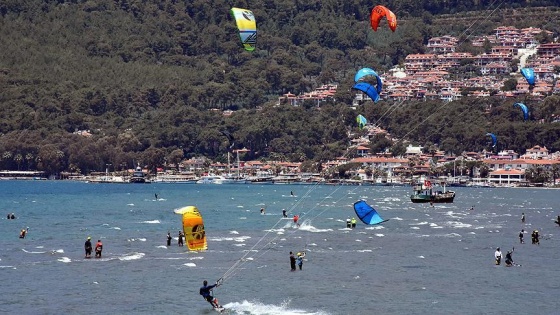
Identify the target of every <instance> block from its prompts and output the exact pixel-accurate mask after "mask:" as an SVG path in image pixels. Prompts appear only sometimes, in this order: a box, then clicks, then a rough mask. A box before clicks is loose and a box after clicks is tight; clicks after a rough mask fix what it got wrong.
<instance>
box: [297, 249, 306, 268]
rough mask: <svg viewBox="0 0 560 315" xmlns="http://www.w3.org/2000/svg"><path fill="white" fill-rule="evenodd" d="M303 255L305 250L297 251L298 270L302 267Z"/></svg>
mask: <svg viewBox="0 0 560 315" xmlns="http://www.w3.org/2000/svg"><path fill="white" fill-rule="evenodd" d="M303 257H305V252H303V253H297V258H296V262H297V265H298V267H299V270H301V268H303Z"/></svg>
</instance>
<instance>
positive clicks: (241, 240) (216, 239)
mask: <svg viewBox="0 0 560 315" xmlns="http://www.w3.org/2000/svg"><path fill="white" fill-rule="evenodd" d="M250 238H251V237H250V236H237V237H211V238H209V240H211V241H214V242H224V241H225V242H227V241H234V242H238V243H244V242H245V241H246V240H248V239H250Z"/></svg>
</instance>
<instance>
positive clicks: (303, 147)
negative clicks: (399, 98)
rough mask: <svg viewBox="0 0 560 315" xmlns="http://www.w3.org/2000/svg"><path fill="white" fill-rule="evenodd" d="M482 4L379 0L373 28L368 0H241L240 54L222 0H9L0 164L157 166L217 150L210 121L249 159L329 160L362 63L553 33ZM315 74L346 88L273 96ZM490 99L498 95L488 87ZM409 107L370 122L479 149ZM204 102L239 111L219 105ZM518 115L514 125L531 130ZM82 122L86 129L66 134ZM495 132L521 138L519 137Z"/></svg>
mask: <svg viewBox="0 0 560 315" xmlns="http://www.w3.org/2000/svg"><path fill="white" fill-rule="evenodd" d="M487 2H488V1H472V2H469V1H458V2H457V3H455V2H453V1H451V2H449V1H429V2H427V1H426V2H422V4H419V2H418V1H389V2H387V3H386V5H387V6H389V7H391V8H392V9H393V10H394V11H395V13H397V15H398V16H399V28H398V29H397V31H396V32H395V33H391V32H390V31H388V30H387V29H386V28H381V29H380V30H379V31H378V32H376V33H374V32H373V31H372V30H371V28H370V27H369V25H368V16H369V11H370V9H371V7H370V4H369V3H368V2H366V1H358V0H355V1H345V2H343V3H339V2H338V1H334V0H325V1H318V0H317V1H301V2H300V1H252V2H251V9H252V10H253V12H254V14H255V16H257V27H258V30H259V33H258V40H257V50H256V51H255V52H252V53H250V52H246V51H243V49H242V48H241V45H240V43H239V37H238V35H237V29H236V27H235V24H234V23H233V21H232V19H231V17H230V15H229V9H230V7H231V3H229V2H227V3H226V2H225V1H204V0H198V1H190V2H188V3H178V2H175V1H144V2H142V3H136V2H132V1H127V0H119V1H111V2H107V1H101V0H99V1H94V0H89V1H56V2H52V1H46V0H44V1H41V0H30V1H25V2H22V1H17V0H10V1H4V2H2V3H0V35H1V36H0V47H2V48H3V53H2V54H0V88H1V90H2V93H1V94H0V105H1V106H0V132H1V133H2V136H1V137H0V154H2V161H1V162H2V165H1V168H6V169H18V168H20V169H35V168H39V169H44V170H47V171H48V172H54V173H56V172H59V171H60V170H74V171H81V172H89V171H92V170H103V169H105V166H106V164H109V163H110V164H112V165H122V167H125V166H128V167H131V166H132V165H133V164H134V162H136V161H141V162H142V163H143V164H145V165H149V166H150V167H151V168H154V167H155V166H157V165H162V164H163V163H165V162H172V161H176V160H177V159H179V158H182V157H189V156H194V155H205V156H209V157H211V158H220V157H221V158H222V160H223V159H224V158H225V153H226V152H227V150H228V145H229V143H228V141H227V139H226V138H225V137H224V136H223V134H222V133H221V131H228V132H229V133H231V134H233V136H234V138H235V145H236V146H240V147H243V146H245V147H248V148H251V150H252V151H251V153H249V154H248V156H247V158H261V157H268V158H274V157H276V158H281V159H288V160H324V159H329V158H333V157H336V156H338V155H340V154H343V152H344V149H345V147H346V145H347V142H348V139H347V130H348V129H349V128H352V127H353V126H354V117H355V115H356V112H355V111H353V110H351V109H350V108H349V107H348V105H349V104H350V103H349V101H350V100H351V94H350V91H349V87H350V83H351V77H352V76H353V73H354V72H355V71H356V70H357V69H358V68H359V67H361V66H364V65H368V66H370V67H372V68H375V69H380V70H383V69H388V68H390V67H392V66H393V65H396V64H398V63H399V62H402V60H403V58H404V57H405V56H406V55H407V54H409V53H416V52H421V51H422V50H423V45H424V44H425V43H426V42H427V40H428V38H430V37H432V36H437V35H442V34H451V35H456V36H459V35H463V36H469V35H471V34H473V35H475V34H484V33H487V32H490V31H491V30H492V29H493V28H494V27H496V26H498V25H502V24H503V23H504V22H505V23H508V24H509V23H510V22H511V25H514V26H518V27H524V26H528V25H531V26H533V27H541V28H544V29H547V30H550V31H553V32H554V33H555V35H556V36H558V34H559V31H560V26H559V23H560V22H558V21H560V19H559V18H558V17H559V12H560V11H559V10H558V8H557V7H548V8H533V7H525V8H524V6H529V3H530V2H528V1H507V3H505V2H502V3H501V4H500V7H498V10H496V11H495V12H494V13H492V11H491V9H492V10H493V9H494V8H495V7H494V8H493V7H489V5H490V4H488V3H487ZM557 2H558V1H540V2H539V5H541V6H546V5H558V3H557ZM235 5H236V6H240V7H244V6H245V7H246V5H247V3H245V2H243V1H241V2H239V3H235ZM467 8H475V9H481V10H482V11H477V12H466V11H465V10H466V9H467ZM463 11H464V12H463ZM458 12H459V13H458ZM440 14H443V15H440ZM450 14H453V15H450ZM535 15H537V16H538V17H541V18H538V19H537V18H536V17H535ZM465 31H467V32H468V33H465ZM326 83H336V84H339V86H340V87H342V88H340V89H339V90H340V92H339V95H337V97H336V99H337V102H336V103H332V104H327V105H326V106H324V107H322V108H321V110H320V111H317V110H315V109H313V106H304V107H302V108H284V107H282V108H276V107H272V105H273V104H275V103H276V100H277V97H278V96H279V95H282V94H284V93H287V92H292V93H296V94H298V93H301V92H308V91H310V90H311V89H313V88H315V87H317V86H319V85H321V84H326ZM465 102H466V103H468V102H469V101H463V102H459V103H458V104H462V103H465ZM485 102H486V101H485ZM488 102H493V103H495V106H494V107H493V108H500V106H501V102H500V101H499V100H491V101H488ZM546 104H547V105H546V108H547V113H554V112H555V111H556V107H558V106H560V105H558V100H557V99H556V98H551V100H549V101H547V103H546ZM510 105H511V104H509V103H508V104H506V105H504V106H506V107H507V108H509V107H511V106H510ZM375 106H379V107H381V108H383V106H390V104H379V105H375ZM433 106H438V104H434V105H433ZM454 106H455V105H454ZM456 106H460V105H456ZM257 108H264V109H263V110H256V109H257ZM373 108H375V107H374V105H372V104H366V105H365V108H360V109H359V110H365V111H370V112H371V117H375V115H377V114H376V113H377V112H376V111H375V110H374V109H373ZM414 108H417V110H428V109H427V108H429V107H427V106H420V105H414V104H411V105H410V106H406V107H403V108H402V109H400V110H399V111H395V112H394V113H393V114H392V115H390V117H387V118H386V119H384V120H381V121H380V124H382V126H383V127H385V128H387V129H388V130H389V131H390V132H391V133H392V134H393V135H394V136H397V137H404V136H406V138H409V139H412V140H415V141H421V143H424V142H431V143H438V144H442V143H450V145H448V146H447V147H446V149H447V150H451V149H452V150H454V151H458V150H462V149H467V144H468V145H473V146H472V147H468V149H471V150H476V149H480V148H482V147H483V146H484V144H485V143H484V141H482V140H481V141H480V142H477V141H475V138H476V137H473V138H472V139H473V140H472V141H471V142H464V141H458V143H457V145H456V146H453V145H451V143H453V141H452V139H453V138H454V137H455V135H456V134H457V133H462V130H463V128H467V130H468V129H469V128H470V127H469V126H463V125H461V124H460V120H461V119H460V118H459V117H455V116H453V115H451V114H450V115H449V116H450V117H449V118H448V120H447V121H446V123H445V124H443V125H442V124H441V123H434V125H437V128H436V127H435V126H434V128H436V129H434V130H426V128H428V129H429V124H428V123H421V122H419V121H415V120H411V121H407V120H406V119H405V120H404V121H402V119H399V118H398V117H403V116H399V115H405V116H404V117H418V116H419V115H418V112H410V110H412V109H414ZM209 109H218V110H223V109H233V110H238V111H237V112H236V113H235V114H233V115H232V116H230V117H225V116H223V115H221V113H219V112H215V111H209ZM469 110H470V108H469ZM401 111H402V112H401ZM543 111H544V110H543ZM446 113H447V111H445V110H444V111H442V115H446ZM538 113H539V110H537V111H535V113H534V115H533V119H534V120H537V119H538V118H539V117H540V116H538ZM466 114H467V115H469V114H468V113H466ZM471 115H472V116H473V117H477V119H479V121H475V122H473V123H474V124H476V125H478V126H485V125H489V124H492V125H496V126H500V125H504V126H507V125H508V122H509V121H512V117H510V116H508V115H495V116H493V117H490V116H488V115H473V114H471ZM490 118H492V119H500V121H499V123H495V121H492V122H490V121H491V120H490ZM454 122H457V123H459V125H454V124H453V123H454ZM527 125H530V127H529V128H523V129H524V130H530V129H531V128H533V127H534V128H537V127H539V126H537V125H536V124H532V123H528V124H527ZM541 127H543V128H544V127H546V128H545V129H546V130H547V132H544V133H543V134H542V135H541V133H539V132H537V134H538V135H539V137H537V138H535V139H534V141H536V142H540V143H538V144H541V145H547V146H551V147H552V148H553V149H560V145H558V144H556V143H555V141H556V140H555V139H557V138H558V137H556V138H554V139H549V138H547V137H548V136H547V135H548V134H549V132H548V128H552V127H550V126H548V125H547V126H541ZM504 128H506V127H504ZM508 128H509V127H508ZM411 129H415V130H417V132H413V133H409V132H408V131H407V130H411ZM77 130H89V131H90V133H91V134H92V136H89V137H84V136H82V135H76V134H73V132H75V131H77ZM449 130H453V131H452V132H451V131H449ZM427 134H429V135H430V136H429V137H428V136H427ZM512 137H513V136H512ZM519 137H521V136H519ZM513 138H516V137H513ZM513 138H512V139H513ZM532 140H533V139H531V141H530V142H531V143H532V142H533V141H532ZM503 141H504V145H509V146H513V148H518V149H521V148H523V146H524V145H526V142H528V141H529V140H527V141H521V140H511V141H509V142H508V140H507V139H504V140H503ZM532 144H536V143H532Z"/></svg>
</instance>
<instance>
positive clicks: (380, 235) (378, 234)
mask: <svg viewBox="0 0 560 315" xmlns="http://www.w3.org/2000/svg"><path fill="white" fill-rule="evenodd" d="M374 235H375V236H377V237H384V236H385V234H381V233H376V234H374Z"/></svg>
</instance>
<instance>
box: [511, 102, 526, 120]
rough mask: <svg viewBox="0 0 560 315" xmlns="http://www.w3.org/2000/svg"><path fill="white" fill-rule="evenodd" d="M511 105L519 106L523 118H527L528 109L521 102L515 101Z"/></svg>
mask: <svg viewBox="0 0 560 315" xmlns="http://www.w3.org/2000/svg"><path fill="white" fill-rule="evenodd" d="M513 107H519V108H521V110H522V111H523V120H527V119H528V118H529V109H528V108H527V106H526V105H525V104H523V103H515V104H513Z"/></svg>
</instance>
